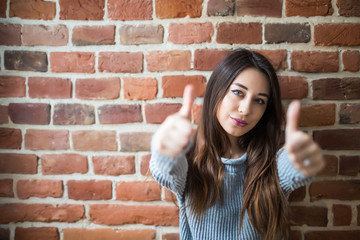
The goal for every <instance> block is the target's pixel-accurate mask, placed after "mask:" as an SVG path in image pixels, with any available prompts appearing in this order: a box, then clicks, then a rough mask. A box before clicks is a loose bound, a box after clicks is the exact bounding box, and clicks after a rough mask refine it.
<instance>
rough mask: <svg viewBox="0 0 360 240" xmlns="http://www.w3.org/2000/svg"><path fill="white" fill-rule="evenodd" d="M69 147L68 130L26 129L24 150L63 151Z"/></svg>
mask: <svg viewBox="0 0 360 240" xmlns="http://www.w3.org/2000/svg"><path fill="white" fill-rule="evenodd" d="M69 147H70V145H69V131H68V130H40V129H28V130H27V131H26V133H25V149H30V150H64V149H69Z"/></svg>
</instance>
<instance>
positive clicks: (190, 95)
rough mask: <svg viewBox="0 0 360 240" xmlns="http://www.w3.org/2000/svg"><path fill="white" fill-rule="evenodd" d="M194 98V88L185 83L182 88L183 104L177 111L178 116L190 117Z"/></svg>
mask: <svg viewBox="0 0 360 240" xmlns="http://www.w3.org/2000/svg"><path fill="white" fill-rule="evenodd" d="M194 100H195V90H194V86H193V85H186V86H185V88H184V95H183V105H182V107H181V109H180V111H179V114H180V116H182V117H184V118H187V119H190V117H191V109H192V105H193V103H194Z"/></svg>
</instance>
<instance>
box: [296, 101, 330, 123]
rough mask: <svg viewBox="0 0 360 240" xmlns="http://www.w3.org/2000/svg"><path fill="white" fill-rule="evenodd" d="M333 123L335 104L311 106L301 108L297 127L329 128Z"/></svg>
mask: <svg viewBox="0 0 360 240" xmlns="http://www.w3.org/2000/svg"><path fill="white" fill-rule="evenodd" d="M334 123H335V104H330V103H329V104H311V105H304V106H302V107H301V112H300V119H299V126H300V127H313V126H329V125H334Z"/></svg>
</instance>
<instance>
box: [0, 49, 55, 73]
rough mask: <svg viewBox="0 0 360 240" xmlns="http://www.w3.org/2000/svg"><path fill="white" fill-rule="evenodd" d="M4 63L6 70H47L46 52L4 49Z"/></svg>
mask: <svg viewBox="0 0 360 240" xmlns="http://www.w3.org/2000/svg"><path fill="white" fill-rule="evenodd" d="M4 60H5V62H4V65H5V69H7V70H17V71H30V72H47V70H48V60H47V54H46V52H33V51H5V53H4Z"/></svg>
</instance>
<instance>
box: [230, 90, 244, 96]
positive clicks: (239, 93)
mask: <svg viewBox="0 0 360 240" xmlns="http://www.w3.org/2000/svg"><path fill="white" fill-rule="evenodd" d="M231 91H232V92H233V93H234V94H235V95H238V96H243V95H244V94H243V93H242V92H241V91H240V90H231Z"/></svg>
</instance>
